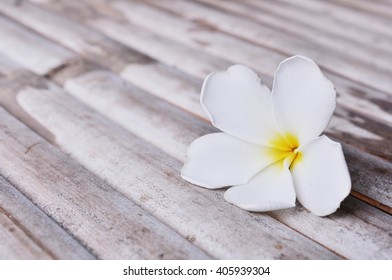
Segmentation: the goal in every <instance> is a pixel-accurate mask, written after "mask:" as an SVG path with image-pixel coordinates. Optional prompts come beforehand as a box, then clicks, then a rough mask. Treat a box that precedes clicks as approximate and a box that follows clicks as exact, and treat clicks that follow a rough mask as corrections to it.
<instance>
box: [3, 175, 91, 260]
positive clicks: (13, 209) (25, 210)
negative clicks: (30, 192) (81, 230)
mask: <svg viewBox="0 0 392 280" xmlns="http://www.w3.org/2000/svg"><path fill="white" fill-rule="evenodd" d="M0 190H1V191H0V209H1V210H0V211H2V212H3V214H5V215H7V216H8V218H9V219H11V220H12V222H13V223H14V227H13V228H19V230H20V231H23V232H24V233H25V235H26V236H28V237H29V238H30V239H31V240H33V241H34V243H36V244H37V246H39V247H40V248H41V250H43V251H44V252H45V253H46V254H47V255H48V256H49V257H50V258H55V259H94V258H95V257H94V255H92V254H91V253H90V252H88V251H87V249H86V248H85V247H83V246H82V245H81V244H80V243H79V242H78V241H77V240H76V239H75V238H73V237H72V236H71V235H70V234H69V233H68V232H66V231H65V230H64V229H63V228H61V227H60V226H59V225H58V224H57V223H56V222H55V221H53V220H52V219H51V218H49V217H48V216H47V215H46V214H45V213H44V212H43V211H42V210H41V209H40V208H39V207H38V206H37V205H35V204H33V203H32V202H31V201H30V200H29V199H27V198H26V197H25V196H24V195H23V194H22V193H21V192H19V191H18V190H17V189H16V188H15V187H14V186H12V185H11V184H10V183H9V182H7V181H6V180H5V179H4V178H3V177H1V176H0ZM4 240H7V239H4ZM1 243H8V242H1ZM26 247H27V246H25V245H23V244H22V245H19V247H16V246H14V248H13V249H12V250H13V251H24V250H26ZM0 254H1V255H2V256H3V257H7V258H10V257H11V256H12V254H11V253H10V252H7V253H5V252H4V251H2V250H0ZM26 257H27V258H30V257H29V255H28V254H26V255H24V254H22V255H21V256H19V257H17V258H26ZM37 257H38V256H35V257H31V258H37ZM0 258H1V257H0Z"/></svg>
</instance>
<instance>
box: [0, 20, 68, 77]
mask: <svg viewBox="0 0 392 280" xmlns="http://www.w3.org/2000/svg"><path fill="white" fill-rule="evenodd" d="M0 41H1V44H0V53H3V54H5V55H6V56H8V57H10V58H11V59H12V60H14V61H16V62H18V63H19V64H20V65H22V66H24V67H26V68H28V69H29V70H31V71H33V72H34V73H36V74H39V75H44V74H47V73H48V72H50V71H51V70H53V69H55V68H58V67H60V66H62V65H63V64H65V63H67V62H69V61H70V60H72V59H73V58H74V57H73V55H72V54H71V53H70V52H69V51H67V50H66V49H64V48H62V47H60V46H57V45H55V44H52V43H51V42H50V41H48V40H45V39H43V38H42V37H39V36H36V35H35V34H33V33H32V32H30V31H28V30H27V29H25V28H23V27H22V26H20V25H18V24H16V23H14V22H12V21H10V20H8V19H7V18H5V17H3V16H0Z"/></svg>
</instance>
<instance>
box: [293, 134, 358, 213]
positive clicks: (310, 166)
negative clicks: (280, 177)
mask: <svg viewBox="0 0 392 280" xmlns="http://www.w3.org/2000/svg"><path fill="white" fill-rule="evenodd" d="M298 152H299V156H298V157H297V159H295V161H294V163H293V164H292V166H291V174H292V176H293V180H294V186H295V191H296V193H297V198H298V200H299V202H301V204H302V205H303V206H304V207H305V208H307V209H309V210H310V211H311V212H313V213H314V214H316V215H318V216H326V215H329V214H331V213H333V212H335V211H336V209H337V208H339V205H340V203H341V202H342V201H343V199H344V198H345V197H346V196H348V195H349V193H350V189H351V179H350V174H349V172H348V168H347V164H346V161H345V159H344V155H343V151H342V146H341V145H340V144H339V143H337V142H334V141H332V140H331V139H329V138H328V137H326V136H321V137H319V138H317V139H315V140H313V141H311V142H309V143H307V144H305V145H304V146H303V147H300V148H299V149H298Z"/></svg>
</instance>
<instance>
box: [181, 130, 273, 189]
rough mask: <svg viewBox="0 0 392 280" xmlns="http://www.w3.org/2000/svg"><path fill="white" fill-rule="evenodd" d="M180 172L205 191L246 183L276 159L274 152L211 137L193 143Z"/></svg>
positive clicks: (225, 137)
mask: <svg viewBox="0 0 392 280" xmlns="http://www.w3.org/2000/svg"><path fill="white" fill-rule="evenodd" d="M187 157H188V158H187V161H186V162H185V164H184V167H183V168H182V171H181V176H182V178H184V179H185V180H187V181H189V182H191V183H193V184H196V185H199V186H202V187H206V188H211V189H213V188H221V187H226V186H231V185H239V184H245V183H247V182H248V181H249V180H250V179H251V178H252V177H253V176H254V175H255V174H257V173H258V172H259V171H260V170H261V169H263V168H264V167H266V166H268V165H270V164H271V163H272V162H273V161H274V160H275V158H274V157H273V153H271V149H270V148H267V147H263V146H259V145H255V144H251V143H248V142H245V141H243V140H240V139H238V138H235V137H233V136H230V135H227V134H225V133H212V134H207V135H204V136H202V137H200V138H198V139H196V140H195V141H193V142H192V144H191V145H190V147H189V149H188V154H187Z"/></svg>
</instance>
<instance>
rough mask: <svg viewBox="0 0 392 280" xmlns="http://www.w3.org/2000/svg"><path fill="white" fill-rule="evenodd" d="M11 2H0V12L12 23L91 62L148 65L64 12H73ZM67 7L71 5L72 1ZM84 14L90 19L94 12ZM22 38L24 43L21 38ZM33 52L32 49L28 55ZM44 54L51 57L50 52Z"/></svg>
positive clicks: (25, 56)
mask: <svg viewBox="0 0 392 280" xmlns="http://www.w3.org/2000/svg"><path fill="white" fill-rule="evenodd" d="M13 2H14V1H13V0H4V1H1V2H0V10H1V11H2V12H3V13H5V14H6V15H8V16H10V17H12V18H13V19H14V20H16V21H18V22H20V23H22V24H24V25H26V26H27V27H29V28H33V29H34V30H35V31H36V32H37V33H39V34H42V35H43V36H45V37H48V38H51V39H52V40H55V41H57V42H59V43H61V45H63V46H64V47H66V48H69V49H71V50H73V51H74V52H76V53H78V54H79V55H80V56H82V57H84V58H87V59H90V60H92V61H94V63H97V64H102V65H105V66H108V67H110V68H111V69H115V70H117V71H121V70H122V69H124V67H125V66H126V65H128V64H130V63H148V62H150V59H149V58H148V57H146V56H144V55H142V54H140V53H136V52H135V51H132V50H131V49H129V48H126V47H124V46H122V45H120V44H116V43H114V42H112V41H111V40H110V39H108V38H107V37H105V36H103V35H101V34H100V33H97V32H94V31H92V30H91V28H88V27H85V26H83V25H80V24H78V23H77V22H74V21H71V20H69V19H68V17H69V16H70V15H68V13H75V11H74V10H71V11H64V12H65V14H56V13H53V12H52V13H49V12H46V11H45V10H42V9H40V8H38V7H36V6H35V5H32V4H30V3H29V2H27V1H23V2H22V4H21V5H14V4H13ZM68 4H70V5H72V1H70V2H69V3H68ZM80 5H83V3H80ZM88 12H89V14H91V16H94V11H92V10H89V11H88ZM30 33H31V32H30ZM23 39H24V40H26V39H25V38H24V37H23ZM34 50H36V48H34V49H33V50H30V52H32V51H34ZM28 55H29V53H28V50H25V49H22V50H18V54H17V56H18V58H19V59H20V60H28ZM46 55H47V56H52V54H51V53H47V54H46ZM33 70H36V69H33Z"/></svg>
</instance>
